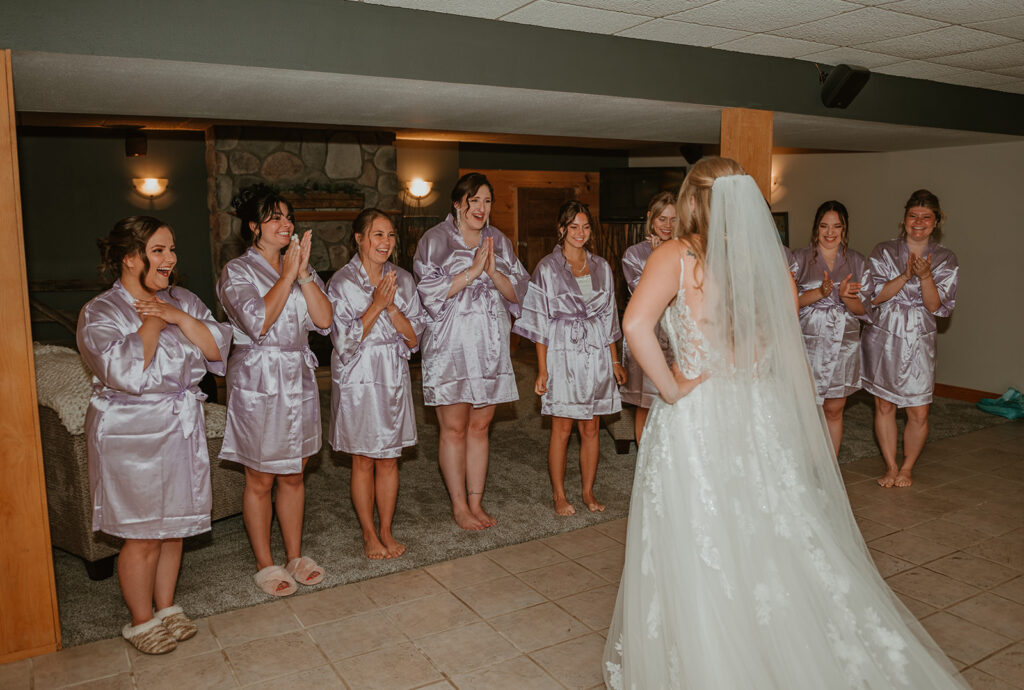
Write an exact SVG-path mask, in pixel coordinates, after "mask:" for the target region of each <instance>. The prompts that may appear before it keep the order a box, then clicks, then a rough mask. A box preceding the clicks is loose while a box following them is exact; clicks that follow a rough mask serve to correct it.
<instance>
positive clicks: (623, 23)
mask: <svg viewBox="0 0 1024 690" xmlns="http://www.w3.org/2000/svg"><path fill="white" fill-rule="evenodd" d="M501 19H502V21H507V22H516V23H518V24H533V25H536V26H548V27H551V28H554V29H569V30H570V31H586V32H588V33H592V34H614V33H617V32H619V31H622V30H623V29H628V28H629V27H631V26H636V25H637V24H641V23H643V22H645V21H648V18H647V17H643V16H641V15H638V14H627V13H625V12H611V11H609V10H601V9H596V8H593V7H581V6H579V5H565V4H562V3H558V2H549V1H548V0H538V1H537V2H532V3H530V4H529V5H526V6H525V7H522V8H520V9H518V10H516V11H515V12H510V13H508V14H506V15H505V16H503V17H502V18H501Z"/></svg>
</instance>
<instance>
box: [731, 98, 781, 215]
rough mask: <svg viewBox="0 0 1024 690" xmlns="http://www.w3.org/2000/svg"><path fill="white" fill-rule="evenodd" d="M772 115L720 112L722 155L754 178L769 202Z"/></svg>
mask: <svg viewBox="0 0 1024 690" xmlns="http://www.w3.org/2000/svg"><path fill="white" fill-rule="evenodd" d="M772 115H773V113H772V112H771V111H770V110H750V109H748V108H723V109H722V132H721V145H722V146H721V149H722V155H723V156H724V157H726V158H732V159H733V160H735V161H736V162H737V163H739V164H740V165H742V166H743V168H744V169H745V170H746V171H747V172H748V173H749V174H750V176H751V177H753V178H754V181H756V182H757V186H758V187H760V188H761V193H762V194H764V198H765V199H766V200H767V201H768V203H769V204H770V203H771V201H772Z"/></svg>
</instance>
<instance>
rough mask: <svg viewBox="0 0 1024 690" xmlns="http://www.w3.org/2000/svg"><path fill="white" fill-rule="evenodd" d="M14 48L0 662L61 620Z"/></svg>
mask: <svg viewBox="0 0 1024 690" xmlns="http://www.w3.org/2000/svg"><path fill="white" fill-rule="evenodd" d="M17 141H18V139H17V133H16V131H15V115H14V85H13V80H12V73H11V51H9V50H0V243H2V244H3V246H4V248H5V251H3V252H0V294H2V295H3V296H4V298H3V300H0V323H2V324H3V325H4V327H3V328H2V329H0V439H3V443H0V467H2V468H3V473H4V479H3V481H2V482H0V517H2V519H3V528H2V529H0V563H2V564H3V568H2V572H0V611H3V615H0V660H7V659H12V660H13V659H17V658H23V657H25V656H30V655H35V654H43V653H46V652H52V651H55V650H56V649H58V648H59V647H60V618H59V616H58V614H57V589H56V586H55V581H54V576H53V556H52V551H51V547H50V522H49V519H48V518H47V513H46V480H45V477H44V474H43V452H42V447H41V445H40V441H39V412H38V410H37V408H36V377H35V362H34V361H33V358H32V326H31V322H30V316H29V306H28V281H27V276H26V268H25V238H24V234H23V229H22V223H21V194H20V187H19V182H18V152H17Z"/></svg>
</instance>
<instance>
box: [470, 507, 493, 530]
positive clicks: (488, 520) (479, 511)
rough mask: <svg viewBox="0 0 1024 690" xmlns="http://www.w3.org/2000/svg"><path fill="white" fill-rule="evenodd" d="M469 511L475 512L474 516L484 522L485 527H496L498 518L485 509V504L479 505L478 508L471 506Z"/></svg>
mask: <svg viewBox="0 0 1024 690" xmlns="http://www.w3.org/2000/svg"><path fill="white" fill-rule="evenodd" d="M469 512H471V513H473V515H474V517H476V519H477V520H479V521H480V522H482V523H483V524H484V526H483V529H487V528H488V527H494V526H495V525H496V524H498V521H497V520H495V519H494V518H493V517H491V516H490V515H488V514H487V511H485V510H484V507H483V506H478V507H476V508H474V507H472V506H470V508H469Z"/></svg>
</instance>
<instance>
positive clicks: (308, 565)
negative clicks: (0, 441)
mask: <svg viewBox="0 0 1024 690" xmlns="http://www.w3.org/2000/svg"><path fill="white" fill-rule="evenodd" d="M285 570H287V571H288V574H289V575H291V576H292V577H293V578H295V581H296V582H301V583H302V584H304V585H318V584H320V583H321V582H323V581H324V569H323V568H321V567H320V566H318V565H317V564H316V561H314V560H313V559H312V558H310V557H309V556H300V557H299V558H293V559H292V560H290V561H288V565H287V566H285ZM314 572H315V573H316V575H312V573H314Z"/></svg>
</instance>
